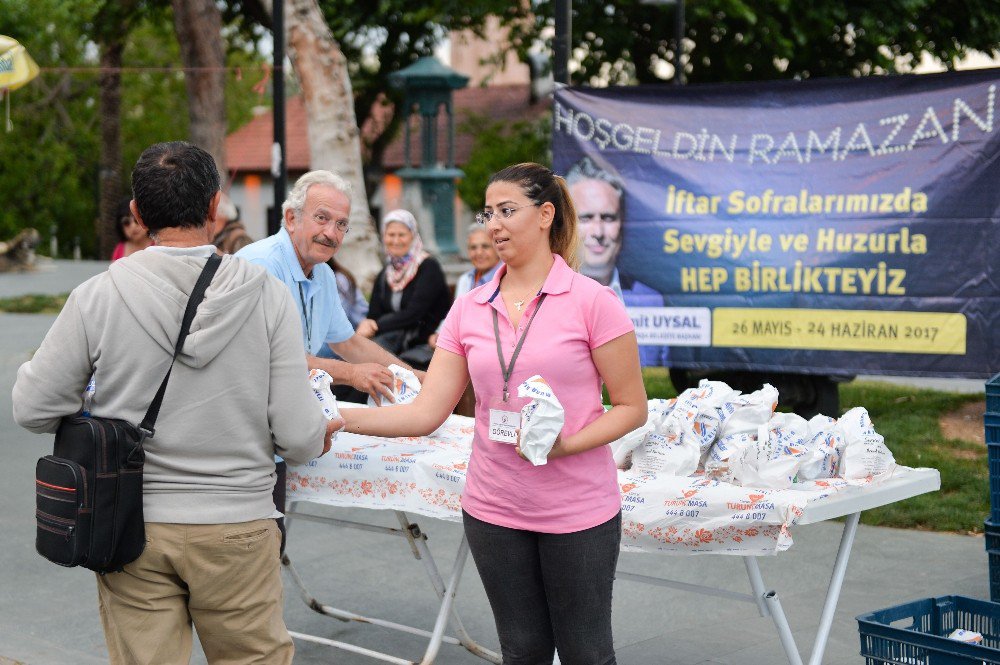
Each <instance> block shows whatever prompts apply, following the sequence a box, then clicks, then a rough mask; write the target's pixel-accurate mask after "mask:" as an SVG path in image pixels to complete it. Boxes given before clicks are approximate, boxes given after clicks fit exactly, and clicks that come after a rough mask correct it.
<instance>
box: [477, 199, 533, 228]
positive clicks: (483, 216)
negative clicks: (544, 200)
mask: <svg viewBox="0 0 1000 665" xmlns="http://www.w3.org/2000/svg"><path fill="white" fill-rule="evenodd" d="M540 205H542V204H541V203H526V204H524V205H523V206H518V207H516V208H511V207H508V206H504V207H503V208H497V212H499V213H500V216H501V217H503V218H504V219H510V218H511V217H512V216H513V215H514V213H515V212H517V211H518V210H520V209H521V208H537V207H538V206H540ZM495 214H496V213H495V212H493V211H492V210H483V211H482V212H477V213H476V221H477V222H479V223H480V224H485V223H486V222H488V221H490V220H491V219H493V215H495Z"/></svg>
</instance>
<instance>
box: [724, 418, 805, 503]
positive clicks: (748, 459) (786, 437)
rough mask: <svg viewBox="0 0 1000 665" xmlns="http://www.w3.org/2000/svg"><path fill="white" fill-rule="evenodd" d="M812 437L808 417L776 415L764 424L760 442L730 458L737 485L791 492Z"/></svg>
mask: <svg viewBox="0 0 1000 665" xmlns="http://www.w3.org/2000/svg"><path fill="white" fill-rule="evenodd" d="M808 435H809V424H808V423H807V422H806V420H805V418H803V417H801V416H797V415H795V414H794V413H775V414H774V416H772V417H771V420H770V421H768V423H767V424H765V425H761V427H760V429H759V430H758V432H757V440H756V441H754V442H753V443H752V444H750V445H748V446H747V447H746V448H745V449H743V450H742V451H741V452H740V453H739V454H738V455H734V456H733V457H731V458H730V464H729V471H730V473H731V474H732V477H733V482H734V483H736V484H738V485H743V486H744V487H766V488H773V489H787V488H788V487H791V485H792V479H794V478H795V474H796V473H797V472H798V470H799V466H800V465H801V464H802V462H803V461H804V459H805V455H806V449H805V446H804V445H803V444H804V442H805V440H806V438H807V437H808Z"/></svg>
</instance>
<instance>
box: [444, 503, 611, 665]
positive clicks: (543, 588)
mask: <svg viewBox="0 0 1000 665" xmlns="http://www.w3.org/2000/svg"><path fill="white" fill-rule="evenodd" d="M462 517H463V520H464V522H465V536H466V538H467V539H468V541H469V549H470V551H471V552H472V558H473V560H474V561H475V562H476V568H477V569H478V570H479V576H480V578H481V579H482V581H483V586H484V587H485V589H486V595H487V597H488V598H489V601H490V607H491V608H492V609H493V617H494V620H495V621H496V625H497V633H498V635H499V636H500V650H501V652H502V655H503V662H504V665H551V663H552V657H553V652H554V650H555V649H558V650H559V660H560V661H561V662H562V664H563V665H614V664H615V649H614V643H613V641H612V637H611V591H612V586H613V585H614V579H615V567H616V566H617V565H618V547H619V545H620V544H621V526H622V517H621V513H618V514H617V515H616V516H615V517H613V518H612V519H610V520H608V521H607V522H605V523H604V524H599V525H598V526H595V527H593V528H590V529H585V530H583V531H577V532H575V533H558V534H553V533H538V532H535V531H521V530H518V529H508V528H506V527H502V526H496V525H494V524H489V523H487V522H483V521H482V520H478V519H476V518H475V517H473V516H471V515H469V514H468V513H466V512H464V511H463V513H462Z"/></svg>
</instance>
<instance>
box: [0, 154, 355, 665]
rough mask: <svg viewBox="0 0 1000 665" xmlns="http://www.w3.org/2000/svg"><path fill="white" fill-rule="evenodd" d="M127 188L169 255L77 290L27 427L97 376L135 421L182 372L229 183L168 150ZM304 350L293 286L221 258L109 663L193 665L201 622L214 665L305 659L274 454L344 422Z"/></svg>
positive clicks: (39, 368) (152, 442)
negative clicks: (289, 584)
mask: <svg viewBox="0 0 1000 665" xmlns="http://www.w3.org/2000/svg"><path fill="white" fill-rule="evenodd" d="M132 191H133V192H134V196H135V199H134V200H133V201H132V204H131V207H132V212H133V214H134V216H135V220H136V222H137V223H138V225H139V226H140V228H141V229H142V230H143V232H145V231H146V230H147V229H148V230H149V234H150V235H151V236H152V237H153V238H154V239H155V240H156V244H155V246H153V247H150V248H149V249H148V250H147V251H144V252H137V253H134V254H132V255H131V256H127V257H125V258H123V259H121V260H120V261H117V262H115V263H114V264H112V265H111V267H110V268H109V269H108V270H107V271H105V272H104V273H101V274H100V275H97V276H96V277H93V278H92V279H89V280H87V281H86V282H84V283H83V284H81V285H80V286H78V287H77V288H76V289H74V290H73V292H72V293H71V294H70V296H69V298H68V299H67V301H66V305H65V307H64V308H63V310H62V312H61V313H60V314H59V316H58V317H57V318H56V321H55V323H53V324H52V328H51V329H50V330H49V331H48V333H47V334H46V335H45V339H44V340H43V341H42V344H41V346H40V347H39V348H38V351H37V352H36V353H35V355H34V356H33V357H32V359H31V360H30V361H29V362H27V363H25V364H24V365H22V366H21V368H20V369H19V370H18V375H17V381H16V383H15V384H14V391H13V396H12V397H13V399H12V401H13V405H14V419H15V420H16V421H17V423H18V424H19V425H21V426H22V427H26V428H27V429H30V430H31V431H33V432H55V431H56V428H57V427H58V426H59V422H60V418H62V417H63V416H68V415H72V414H75V413H77V412H79V411H80V408H81V406H82V405H83V397H82V395H83V392H84V387H85V386H86V385H87V382H88V379H90V377H91V376H93V377H94V383H95V386H96V390H95V391H94V393H93V396H92V398H91V404H90V410H91V412H92V413H93V415H95V416H101V417H114V418H122V419H124V420H127V421H129V422H132V423H138V422H140V421H141V420H142V418H143V415H144V413H145V411H146V407H147V406H148V404H149V401H150V400H152V398H153V394H154V393H155V392H156V388H157V385H159V383H160V381H161V379H162V378H163V376H164V374H165V373H166V371H167V368H168V367H169V366H170V365H171V358H172V356H173V353H174V344H175V342H176V338H177V334H178V331H179V330H180V328H181V317H182V316H183V314H184V307H185V303H186V301H187V299H188V297H189V295H190V293H191V291H192V290H193V288H194V285H195V280H196V279H197V278H198V276H199V274H200V272H201V270H202V268H203V267H204V265H205V262H206V260H207V259H208V257H209V256H211V255H212V254H214V253H215V251H216V250H215V247H214V246H213V245H212V237H213V235H214V234H213V232H212V231H213V229H212V221H213V217H214V215H215V209H216V207H217V206H218V203H219V197H220V195H221V192H220V191H219V174H218V171H217V170H216V166H215V161H214V160H213V159H212V156H211V155H209V154H208V153H207V152H205V151H204V150H202V149H201V148H198V147H196V146H194V145H191V144H189V143H184V142H181V141H176V142H172V143H159V144H156V145H153V146H151V147H150V148H147V149H146V150H145V151H144V152H143V153H142V155H141V156H140V157H139V160H138V161H137V162H136V165H135V168H134V169H133V170H132ZM301 336H302V331H301V330H300V328H299V321H298V317H297V316H296V313H295V306H294V304H293V301H292V298H291V296H290V295H289V294H288V289H286V288H285V286H284V285H283V284H281V282H279V281H278V280H276V279H274V278H273V277H271V276H269V275H268V274H267V271H265V270H263V269H262V268H260V267H259V266H254V265H251V264H249V263H247V262H246V261H237V260H235V259H233V258H232V257H228V256H226V257H222V262H221V264H220V265H219V268H218V272H217V273H216V275H215V277H214V279H213V280H212V282H211V284H210V285H209V286H208V289H207V290H206V292H205V300H204V302H202V303H201V306H200V307H198V309H197V311H196V313H195V316H194V320H193V322H192V324H191V334H190V335H189V336H188V338H187V340H186V342H185V343H184V347H183V349H182V350H181V353H180V354H179V355H178V356H177V362H176V364H174V365H173V369H172V371H171V376H170V383H169V385H168V387H167V390H166V393H165V395H164V397H163V403H162V409H161V410H160V413H159V419H158V420H157V421H156V434H155V435H154V436H152V437H150V438H148V439H146V441H145V443H144V449H145V466H144V468H143V483H142V505H143V512H144V517H145V520H146V525H145V530H146V549H145V551H144V552H143V553H142V555H140V556H139V558H138V559H136V560H135V561H133V562H132V563H129V564H127V565H126V566H125V567H124V570H122V571H121V572H116V573H109V574H107V575H97V576H96V577H97V592H98V598H99V601H100V610H101V622H102V624H103V626H104V634H105V637H106V639H107V645H108V651H109V654H110V662H111V663H113V664H114V665H126V664H134V663H164V664H169V665H180V664H181V663H187V662H189V661H190V659H191V650H192V630H191V624H192V622H193V623H194V628H195V629H196V630H197V632H198V638H199V639H200V641H201V644H202V647H203V648H204V651H205V655H206V657H207V658H208V662H210V663H223V662H225V663H231V664H233V665H250V664H251V663H268V664H271V663H274V664H276V665H282V664H284V665H287V664H289V663H291V662H292V656H293V653H294V646H293V644H292V639H291V637H290V636H289V634H288V630H287V629H286V628H285V623H284V620H283V619H282V588H281V574H280V570H279V568H280V561H279V558H278V548H279V533H278V527H277V525H276V524H275V520H274V519H273V517H274V504H273V502H272V498H271V495H272V489H273V487H274V483H275V465H274V453H275V452H278V453H280V454H281V455H284V456H285V457H287V458H288V459H290V460H294V461H296V462H298V463H305V462H308V461H309V460H311V459H313V458H314V457H316V456H318V455H321V454H323V452H325V451H326V450H329V446H330V435H331V432H332V431H333V430H334V429H335V428H337V427H339V426H340V425H341V424H342V421H341V420H339V419H334V420H331V421H329V422H327V421H326V420H325V418H324V417H323V413H322V411H321V410H320V409H319V408H318V406H317V404H316V401H315V399H314V398H313V397H312V394H311V392H310V390H309V384H308V379H307V374H306V363H305V359H304V357H303V355H302V346H301V338H302V337H301ZM50 441H51V439H50Z"/></svg>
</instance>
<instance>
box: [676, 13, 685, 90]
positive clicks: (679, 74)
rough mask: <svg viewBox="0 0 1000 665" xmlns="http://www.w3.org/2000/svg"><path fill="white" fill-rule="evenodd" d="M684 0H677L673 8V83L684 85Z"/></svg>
mask: <svg viewBox="0 0 1000 665" xmlns="http://www.w3.org/2000/svg"><path fill="white" fill-rule="evenodd" d="M683 49H684V0H677V8H676V9H675V10H674V85H684V60H683V58H681V51H682V50H683Z"/></svg>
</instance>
